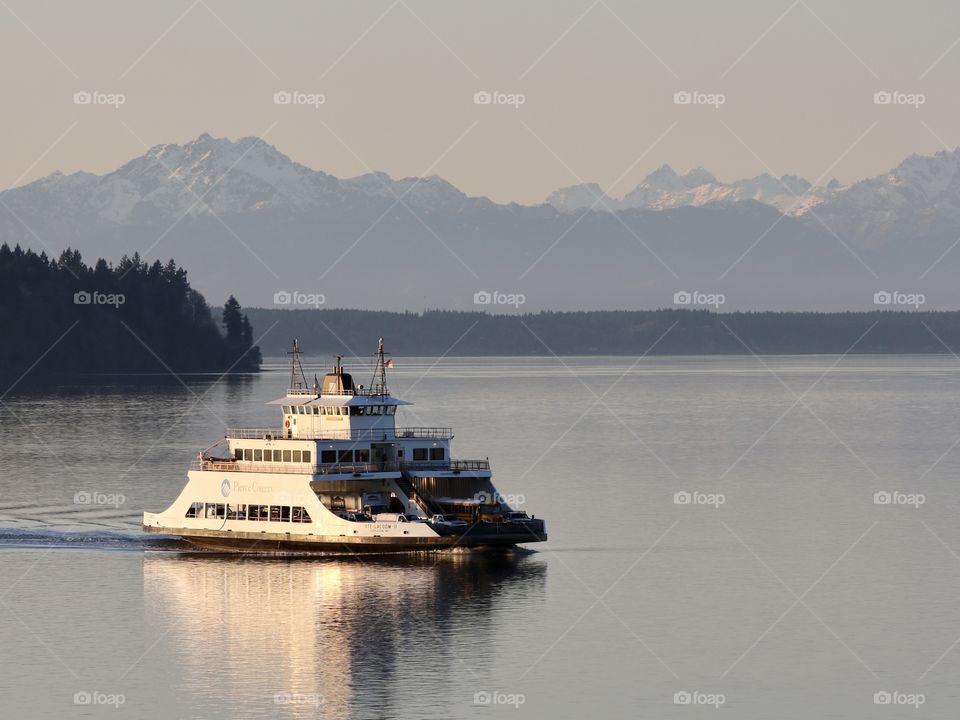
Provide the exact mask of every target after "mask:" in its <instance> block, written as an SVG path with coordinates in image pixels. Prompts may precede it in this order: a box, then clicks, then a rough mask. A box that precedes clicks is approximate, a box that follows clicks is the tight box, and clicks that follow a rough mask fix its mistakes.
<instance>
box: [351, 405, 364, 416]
mask: <svg viewBox="0 0 960 720" xmlns="http://www.w3.org/2000/svg"><path fill="white" fill-rule="evenodd" d="M350 414H351V415H363V406H362V405H355V406H353V407H351V408H350Z"/></svg>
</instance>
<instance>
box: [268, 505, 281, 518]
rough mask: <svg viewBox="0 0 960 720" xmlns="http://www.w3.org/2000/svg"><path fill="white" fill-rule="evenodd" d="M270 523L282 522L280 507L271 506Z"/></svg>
mask: <svg viewBox="0 0 960 720" xmlns="http://www.w3.org/2000/svg"><path fill="white" fill-rule="evenodd" d="M270 521H271V522H279V521H280V506H279V505H271V506H270Z"/></svg>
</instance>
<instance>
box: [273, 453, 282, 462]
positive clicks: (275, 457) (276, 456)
mask: <svg viewBox="0 0 960 720" xmlns="http://www.w3.org/2000/svg"><path fill="white" fill-rule="evenodd" d="M273 461H274V462H283V456H282V455H281V451H280V450H274V451H273Z"/></svg>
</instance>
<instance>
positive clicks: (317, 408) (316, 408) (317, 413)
mask: <svg viewBox="0 0 960 720" xmlns="http://www.w3.org/2000/svg"><path fill="white" fill-rule="evenodd" d="M313 414H314V415H319V414H320V408H319V407H314V408H313Z"/></svg>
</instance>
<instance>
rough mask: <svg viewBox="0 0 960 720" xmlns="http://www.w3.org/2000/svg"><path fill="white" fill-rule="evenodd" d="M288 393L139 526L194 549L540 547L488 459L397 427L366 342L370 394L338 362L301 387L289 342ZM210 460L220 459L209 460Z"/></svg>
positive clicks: (393, 403)
mask: <svg viewBox="0 0 960 720" xmlns="http://www.w3.org/2000/svg"><path fill="white" fill-rule="evenodd" d="M290 355H291V372H290V388H289V390H288V391H287V394H286V396H285V397H283V398H281V399H279V400H275V401H273V403H271V404H273V405H278V406H280V407H279V409H280V411H281V422H280V425H279V426H278V427H273V428H230V429H228V430H227V432H226V434H225V436H224V438H223V439H222V440H220V441H218V442H217V443H216V444H215V445H213V446H211V447H210V448H207V449H206V450H204V451H202V452H200V453H199V454H198V456H197V458H196V460H195V461H194V462H193V464H192V465H191V467H190V470H189V472H188V473H187V484H186V486H185V487H184V488H183V490H182V491H181V493H180V496H179V497H178V498H177V499H176V500H175V501H174V503H173V504H172V505H171V506H170V507H169V508H168V509H167V510H165V511H163V512H160V513H144V515H143V529H144V531H146V532H151V533H164V534H171V535H179V536H180V537H183V538H184V539H185V540H187V541H189V542H191V543H193V544H195V545H198V546H202V547H207V548H216V549H236V550H246V551H254V552H277V551H320V552H330V551H334V552H361V551H378V552H385V551H405V550H443V549H450V548H456V547H465V548H466V547H487V546H492V547H497V546H499V547H505V546H506V547H509V546H513V545H517V544H520V543H530V542H543V541H545V540H546V539H547V533H546V527H545V524H544V521H543V520H542V519H537V518H535V517H530V516H528V515H527V514H526V512H523V511H520V510H516V509H514V508H512V507H510V505H509V504H508V503H507V502H506V501H505V499H504V497H503V496H502V495H500V493H498V492H497V489H496V488H495V487H494V485H493V481H492V475H491V472H490V463H489V461H488V460H461V459H454V458H453V457H452V456H451V442H452V440H453V437H454V436H453V431H452V429H451V428H446V427H398V426H397V425H396V415H397V410H398V409H399V408H401V407H402V406H404V405H409V404H410V403H408V402H406V401H404V400H400V399H399V398H395V397H393V396H392V395H391V394H390V392H389V390H388V389H387V380H386V371H387V369H388V368H390V367H392V361H391V360H389V359H387V355H388V353H385V352H384V349H383V340H382V339H381V340H380V341H379V344H378V348H377V354H376V369H375V371H374V376H373V380H372V381H371V383H370V386H369V387H367V388H364V386H363V385H359V386H358V385H356V384H355V383H354V380H353V377H352V375H350V374H349V373H347V372H344V368H343V367H342V365H341V359H342V358H341V356H337V360H336V365H335V366H334V368H333V370H332V371H331V372H330V373H328V374H327V375H325V376H324V377H323V380H322V382H321V381H318V380H317V379H316V377H314V382H313V385H312V386H311V387H308V386H307V381H306V377H305V375H304V373H303V366H302V364H301V360H300V356H301V351H300V346H299V342H298V341H297V340H294V342H293V348H292V350H291V352H290ZM216 453H221V454H219V455H218V454H216Z"/></svg>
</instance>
